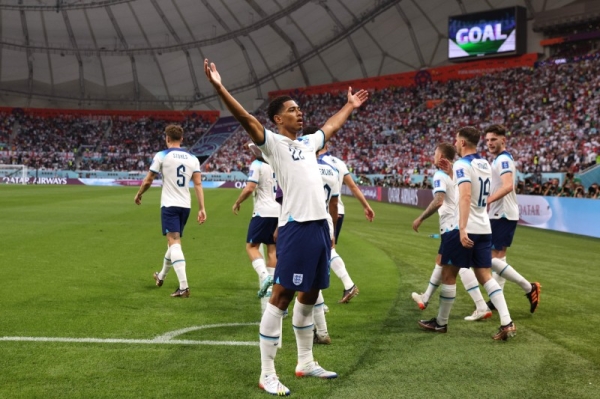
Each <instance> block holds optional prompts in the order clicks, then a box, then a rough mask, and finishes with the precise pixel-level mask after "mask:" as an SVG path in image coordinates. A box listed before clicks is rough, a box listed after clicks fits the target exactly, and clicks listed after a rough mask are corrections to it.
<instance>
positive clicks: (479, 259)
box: [419, 126, 516, 340]
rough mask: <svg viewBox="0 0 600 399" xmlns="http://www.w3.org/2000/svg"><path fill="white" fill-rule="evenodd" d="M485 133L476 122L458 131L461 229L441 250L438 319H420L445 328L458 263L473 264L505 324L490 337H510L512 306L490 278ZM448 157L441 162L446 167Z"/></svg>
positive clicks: (513, 331) (424, 324)
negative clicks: (480, 148) (481, 143)
mask: <svg viewBox="0 0 600 399" xmlns="http://www.w3.org/2000/svg"><path fill="white" fill-rule="evenodd" d="M480 138H481V133H480V132H479V130H477V129H475V128H474V127H470V126H468V127H463V128H461V129H460V130H459V131H458V133H457V134H456V151H457V152H458V154H459V155H460V156H461V158H460V159H459V160H458V161H456V162H455V163H454V165H453V173H454V180H455V181H456V184H457V185H458V194H459V195H458V230H452V231H450V232H448V233H446V234H444V235H448V237H447V239H446V240H445V241H444V248H443V250H442V286H441V289H440V309H439V311H438V316H437V318H436V317H434V318H433V319H431V320H420V321H419V326H420V327H421V328H423V329H425V330H429V331H435V332H441V333H445V332H447V328H448V327H447V325H448V318H449V316H450V310H451V309H452V305H453V304H454V300H455V298H456V276H457V275H458V272H459V270H460V268H469V267H473V268H474V271H475V276H477V280H478V281H479V284H481V285H482V286H483V288H484V289H485V290H486V292H487V293H488V296H489V298H490V299H491V301H492V302H493V304H494V306H495V307H496V309H498V314H499V316H500V323H501V326H500V328H499V330H498V332H497V333H496V334H494V335H493V336H492V338H493V339H495V340H506V339H508V338H509V337H513V336H514V335H515V334H516V327H515V325H514V323H513V322H512V320H511V318H510V313H509V312H508V306H507V305H506V300H505V299H504V294H503V293H502V289H501V288H500V286H499V285H498V282H497V281H496V280H494V279H493V278H492V273H491V271H490V268H491V266H492V228H491V226H490V219H489V217H488V214H487V203H486V200H487V197H488V195H489V192H490V185H491V182H490V180H491V177H492V171H491V166H490V164H489V163H488V162H487V161H486V160H485V159H483V158H482V157H481V156H480V155H479V154H477V143H479V140H480ZM448 164H449V162H448V161H442V162H441V163H440V165H441V167H442V169H447V165H448Z"/></svg>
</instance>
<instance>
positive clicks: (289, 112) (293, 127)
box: [275, 100, 302, 132]
mask: <svg viewBox="0 0 600 399" xmlns="http://www.w3.org/2000/svg"><path fill="white" fill-rule="evenodd" d="M275 118H276V119H275V121H276V122H277V124H278V125H279V124H281V125H282V126H283V128H285V129H286V130H288V131H290V132H299V131H300V130H302V111H300V107H299V106H298V104H296V102H295V101H294V100H289V101H286V102H285V103H283V107H282V111H281V112H280V113H279V114H277V115H276V116H275Z"/></svg>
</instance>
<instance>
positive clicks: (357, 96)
mask: <svg viewBox="0 0 600 399" xmlns="http://www.w3.org/2000/svg"><path fill="white" fill-rule="evenodd" d="M368 98H369V92H368V91H366V90H364V89H362V90H359V91H357V92H356V93H354V94H352V87H348V103H349V104H351V105H352V107H354V108H358V107H360V106H361V105H363V103H364V102H365V101H367V99H368Z"/></svg>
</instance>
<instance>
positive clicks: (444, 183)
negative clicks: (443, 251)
mask: <svg viewBox="0 0 600 399" xmlns="http://www.w3.org/2000/svg"><path fill="white" fill-rule="evenodd" d="M436 193H444V202H443V203H442V206H441V207H440V209H438V214H439V215H440V232H441V233H442V234H444V233H446V232H448V231H450V230H455V229H457V228H458V219H457V218H456V217H457V212H456V209H457V208H456V204H457V202H456V200H457V195H456V194H457V190H456V184H455V183H454V181H453V180H452V178H450V176H448V175H447V174H446V172H444V171H442V170H438V171H437V172H435V174H434V175H433V195H434V196H435V194H436Z"/></svg>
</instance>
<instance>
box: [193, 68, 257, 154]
mask: <svg viewBox="0 0 600 399" xmlns="http://www.w3.org/2000/svg"><path fill="white" fill-rule="evenodd" d="M204 73H206V78H207V79H208V81H209V82H210V83H211V84H212V85H213V87H214V88H215V91H216V92H217V94H218V95H219V97H220V98H221V100H223V102H224V103H225V106H226V107H227V109H228V110H229V112H231V115H233V117H234V118H235V119H237V121H238V122H239V123H240V124H241V125H242V127H243V128H244V130H245V131H246V133H248V134H249V135H250V138H251V139H252V141H254V142H255V143H258V144H262V143H263V142H264V141H265V129H264V127H263V125H262V124H261V123H260V122H259V121H258V119H256V118H255V117H254V116H252V115H250V113H249V112H248V111H246V110H245V109H244V107H242V105H241V104H240V103H239V102H238V101H237V100H236V99H235V98H233V96H232V95H231V94H230V93H229V92H228V91H227V89H226V88H225V86H223V83H222V82H221V75H220V74H219V72H218V71H217V67H216V66H215V64H214V63H212V62H211V63H209V62H208V59H205V60H204Z"/></svg>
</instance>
